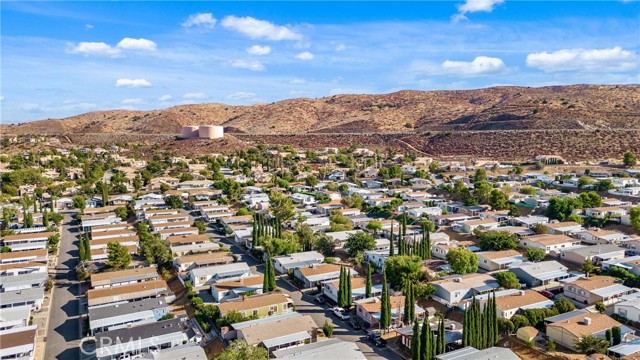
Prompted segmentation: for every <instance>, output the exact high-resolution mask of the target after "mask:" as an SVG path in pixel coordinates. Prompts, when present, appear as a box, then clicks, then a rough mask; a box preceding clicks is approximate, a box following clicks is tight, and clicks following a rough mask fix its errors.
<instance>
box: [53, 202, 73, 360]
mask: <svg viewBox="0 0 640 360" xmlns="http://www.w3.org/2000/svg"><path fill="white" fill-rule="evenodd" d="M75 222H76V220H74V219H72V217H71V214H70V213H65V214H64V221H63V224H62V237H61V241H60V252H59V254H60V256H59V258H58V265H57V267H56V269H55V277H54V290H53V294H52V302H51V307H50V311H51V318H50V320H49V329H48V334H47V340H46V349H45V359H47V360H49V359H59V360H66V359H68V360H75V359H78V358H79V356H80V354H79V348H78V346H79V343H80V340H79V339H80V323H79V305H80V304H79V300H78V299H77V298H76V297H77V296H78V294H79V287H80V286H79V282H78V280H77V278H76V270H75V269H76V265H78V244H77V242H78V240H77V239H76V236H77V235H78V234H79V229H78V227H77V226H76V225H75Z"/></svg>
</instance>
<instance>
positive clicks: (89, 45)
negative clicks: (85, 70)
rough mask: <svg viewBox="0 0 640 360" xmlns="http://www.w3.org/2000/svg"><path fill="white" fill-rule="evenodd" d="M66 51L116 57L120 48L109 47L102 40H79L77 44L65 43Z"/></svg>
mask: <svg viewBox="0 0 640 360" xmlns="http://www.w3.org/2000/svg"><path fill="white" fill-rule="evenodd" d="M67 52H68V53H71V54H81V55H85V56H89V55H95V56H110V57H116V56H119V55H120V52H121V50H120V49H118V48H114V47H111V45H109V44H107V43H104V42H80V43H78V45H74V44H71V43H69V44H67Z"/></svg>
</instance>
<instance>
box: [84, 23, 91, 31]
mask: <svg viewBox="0 0 640 360" xmlns="http://www.w3.org/2000/svg"><path fill="white" fill-rule="evenodd" d="M84 29H85V30H91V29H93V25H91V24H86V25H85V26H84Z"/></svg>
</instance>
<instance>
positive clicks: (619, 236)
mask: <svg viewBox="0 0 640 360" xmlns="http://www.w3.org/2000/svg"><path fill="white" fill-rule="evenodd" d="M577 235H578V236H579V239H580V240H582V242H585V243H587V244H618V243H620V242H621V241H623V240H626V239H628V238H630V237H629V235H627V234H625V233H622V232H619V231H615V230H604V229H600V228H596V229H592V230H587V231H584V232H581V233H578V234H577Z"/></svg>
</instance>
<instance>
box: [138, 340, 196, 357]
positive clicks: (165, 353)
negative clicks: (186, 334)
mask: <svg viewBox="0 0 640 360" xmlns="http://www.w3.org/2000/svg"><path fill="white" fill-rule="evenodd" d="M142 359H145V360H175V359H180V360H205V359H207V354H206V353H205V352H204V349H203V348H202V347H201V346H200V345H198V344H195V343H187V344H186V345H179V346H176V347H173V348H168V349H160V350H156V351H152V352H150V353H148V354H147V355H145V356H144V357H143V358H142Z"/></svg>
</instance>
